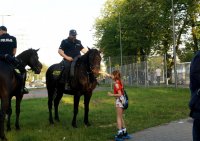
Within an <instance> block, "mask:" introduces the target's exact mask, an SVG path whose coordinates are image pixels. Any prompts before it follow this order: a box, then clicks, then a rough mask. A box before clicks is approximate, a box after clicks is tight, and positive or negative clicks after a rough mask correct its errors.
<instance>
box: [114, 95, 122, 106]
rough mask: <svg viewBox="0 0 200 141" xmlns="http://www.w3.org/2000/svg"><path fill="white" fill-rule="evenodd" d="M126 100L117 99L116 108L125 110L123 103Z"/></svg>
mask: <svg viewBox="0 0 200 141" xmlns="http://www.w3.org/2000/svg"><path fill="white" fill-rule="evenodd" d="M123 100H124V98H123V96H121V97H119V98H117V99H116V102H115V105H116V107H120V108H123V105H122V101H123Z"/></svg>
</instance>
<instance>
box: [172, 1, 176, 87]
mask: <svg viewBox="0 0 200 141" xmlns="http://www.w3.org/2000/svg"><path fill="white" fill-rule="evenodd" d="M174 26H175V25H174V1H173V0H172V28H173V56H174V80H175V82H174V83H175V88H177V71H176V47H175V27H174Z"/></svg>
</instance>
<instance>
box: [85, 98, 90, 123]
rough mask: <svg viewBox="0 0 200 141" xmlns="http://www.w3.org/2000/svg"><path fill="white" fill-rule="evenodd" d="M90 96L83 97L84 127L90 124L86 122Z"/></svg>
mask: <svg viewBox="0 0 200 141" xmlns="http://www.w3.org/2000/svg"><path fill="white" fill-rule="evenodd" d="M90 98H91V95H88V94H85V95H84V106H85V115H84V123H85V125H86V126H90V125H91V124H90V123H89V121H88V113H89V103H90Z"/></svg>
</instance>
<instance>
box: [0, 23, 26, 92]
mask: <svg viewBox="0 0 200 141" xmlns="http://www.w3.org/2000/svg"><path fill="white" fill-rule="evenodd" d="M16 52H17V40H16V38H15V37H14V36H11V35H9V34H8V33H7V28H6V27H5V26H0V58H1V59H3V60H5V61H6V62H7V63H9V64H10V65H11V66H12V67H13V69H15V68H17V69H19V71H20V73H21V75H16V76H17V77H18V78H19V80H20V82H21V83H22V93H23V94H27V93H28V89H26V88H25V77H26V75H25V72H26V70H25V69H22V67H20V66H19V63H18V61H17V60H16V59H15V54H16Z"/></svg>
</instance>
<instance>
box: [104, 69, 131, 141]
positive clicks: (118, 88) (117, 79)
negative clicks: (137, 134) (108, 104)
mask: <svg viewBox="0 0 200 141" xmlns="http://www.w3.org/2000/svg"><path fill="white" fill-rule="evenodd" d="M106 76H108V77H110V78H112V79H113V81H114V93H111V92H108V96H112V97H115V98H116V113H117V128H118V133H117V135H116V136H115V140H116V141H123V139H129V138H131V136H130V135H128V133H127V131H126V128H125V124H124V119H123V112H124V109H123V105H122V100H121V98H122V97H121V96H122V95H123V90H122V89H123V84H122V82H121V74H120V72H119V70H115V71H113V72H112V75H109V74H106Z"/></svg>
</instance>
